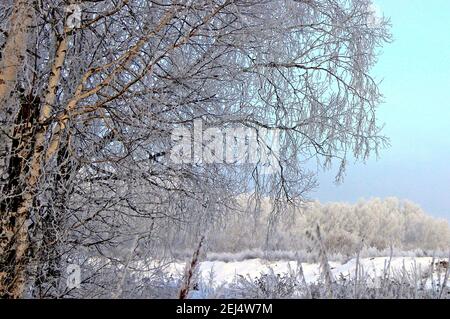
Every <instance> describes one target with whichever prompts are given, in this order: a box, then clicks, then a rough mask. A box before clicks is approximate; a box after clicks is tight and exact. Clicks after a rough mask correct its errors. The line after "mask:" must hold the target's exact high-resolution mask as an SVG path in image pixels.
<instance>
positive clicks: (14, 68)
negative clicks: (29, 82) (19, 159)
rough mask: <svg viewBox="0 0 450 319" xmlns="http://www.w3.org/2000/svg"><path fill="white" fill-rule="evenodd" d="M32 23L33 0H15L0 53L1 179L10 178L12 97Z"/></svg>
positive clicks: (13, 111) (13, 112)
mask: <svg viewBox="0 0 450 319" xmlns="http://www.w3.org/2000/svg"><path fill="white" fill-rule="evenodd" d="M32 22H33V7H32V2H31V1H27V0H16V1H14V7H13V11H12V14H11V17H10V27H9V30H8V33H7V38H6V42H5V43H4V46H3V48H0V49H1V53H0V110H1V111H2V112H1V113H0V114H1V117H0V120H1V122H2V127H1V129H0V179H1V180H2V183H1V185H0V190H1V189H2V188H3V184H4V182H3V181H6V180H8V175H7V166H8V165H7V164H8V156H7V154H8V150H9V149H10V147H11V138H10V136H11V134H12V127H11V125H10V124H11V123H12V122H13V121H14V120H13V117H14V116H15V115H16V113H17V110H15V108H14V107H13V96H14V95H15V94H14V90H15V88H16V83H17V77H18V74H19V73H20V71H21V70H22V69H23V65H24V59H25V54H26V49H27V43H28V34H29V28H30V26H31V24H32Z"/></svg>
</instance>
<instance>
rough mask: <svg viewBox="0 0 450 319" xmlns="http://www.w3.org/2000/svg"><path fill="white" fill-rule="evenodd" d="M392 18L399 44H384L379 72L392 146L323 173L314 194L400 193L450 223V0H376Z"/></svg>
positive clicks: (383, 119)
mask: <svg viewBox="0 0 450 319" xmlns="http://www.w3.org/2000/svg"><path fill="white" fill-rule="evenodd" d="M374 2H375V5H376V6H377V7H378V9H379V11H381V12H382V13H383V14H384V16H386V17H389V18H390V19H391V24H392V29H391V32H392V34H393V38H394V42H393V43H390V44H387V45H386V46H385V47H384V48H383V49H382V55H381V56H380V57H379V61H378V64H377V66H376V67H375V68H374V70H373V75H374V76H375V78H377V79H378V80H382V83H381V92H382V93H383V95H384V100H385V102H384V103H383V104H382V105H381V106H380V108H379V111H378V117H379V122H380V123H384V124H385V129H384V134H385V135H387V136H388V137H389V138H390V143H391V146H390V148H388V149H386V150H384V151H382V152H381V154H380V157H379V159H378V160H377V159H376V158H372V159H370V160H369V161H368V162H367V163H366V164H362V163H352V162H350V163H349V165H348V167H347V175H346V177H345V179H344V182H343V183H342V184H340V185H335V184H334V176H335V174H336V170H337V168H336V167H335V168H333V169H332V170H331V171H328V172H324V173H321V174H320V175H319V183H320V185H319V187H318V188H317V189H316V191H315V192H314V193H313V194H311V197H313V198H316V199H319V200H320V201H323V202H328V201H346V202H356V201H357V200H359V199H364V198H365V199H369V198H372V197H381V198H385V197H389V196H395V197H399V198H401V199H409V200H411V201H413V202H415V203H417V204H419V205H420V206H421V207H422V208H424V210H425V211H427V212H428V213H429V214H430V215H433V216H436V217H441V218H446V219H447V220H449V221H450V1H448V0H432V1H425V0H375V1H374Z"/></svg>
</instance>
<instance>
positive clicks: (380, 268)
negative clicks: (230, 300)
mask: <svg viewBox="0 0 450 319" xmlns="http://www.w3.org/2000/svg"><path fill="white" fill-rule="evenodd" d="M432 260H433V259H432V258H431V257H415V258H414V257H393V258H392V260H391V262H390V272H389V273H390V275H391V276H395V275H399V276H401V275H402V274H404V273H405V271H404V270H406V273H408V274H411V275H413V274H416V275H420V276H421V277H424V276H429V274H430V269H431V267H430V266H431V264H432ZM442 260H443V259H435V263H437V262H439V261H442ZM356 264H357V263H356V259H352V260H350V261H348V262H346V263H344V264H341V263H338V262H330V267H331V271H332V273H333V276H334V277H335V278H338V277H342V276H344V277H346V278H348V277H354V276H355V268H356ZM388 265H389V257H374V258H363V259H361V260H360V263H359V271H360V276H361V273H363V274H364V276H368V277H370V278H372V279H374V281H375V282H376V280H377V278H380V277H381V276H383V274H384V273H385V269H388ZM185 267H186V264H184V263H174V264H171V265H170V266H169V267H168V269H167V272H168V273H170V274H171V275H173V276H175V277H177V276H180V275H181V274H183V272H184V269H185ZM302 268H303V273H304V277H305V280H306V282H307V283H314V282H317V281H318V280H319V277H320V267H319V264H308V263H302ZM270 269H272V270H273V271H274V273H275V274H280V275H283V274H287V273H289V272H290V271H295V270H296V269H297V262H295V261H265V260H263V259H249V260H244V261H236V262H223V261H204V262H201V263H200V265H199V271H200V273H201V276H202V279H203V280H204V281H209V280H210V278H213V284H214V285H216V286H220V285H223V284H229V283H232V282H233V281H234V280H235V279H236V275H242V276H245V277H250V278H257V277H260V276H261V275H262V274H265V273H268V272H269V271H270ZM433 269H434V276H438V275H439V271H437V270H436V267H434V268H433ZM440 275H441V276H442V278H443V277H444V275H445V269H440Z"/></svg>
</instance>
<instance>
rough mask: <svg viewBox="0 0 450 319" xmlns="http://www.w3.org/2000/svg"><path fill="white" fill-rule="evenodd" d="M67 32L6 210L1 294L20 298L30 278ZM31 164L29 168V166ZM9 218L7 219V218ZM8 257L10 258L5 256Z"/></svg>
mask: <svg viewBox="0 0 450 319" xmlns="http://www.w3.org/2000/svg"><path fill="white" fill-rule="evenodd" d="M67 36H68V35H67V32H65V33H64V35H63V36H62V37H61V38H59V40H58V44H57V49H56V54H55V59H54V62H53V65H52V70H51V74H50V78H49V81H48V88H47V91H46V94H45V102H44V105H43V107H42V110H41V112H40V115H39V124H40V125H39V127H38V129H37V130H36V133H35V138H34V141H33V145H34V146H33V150H32V153H31V156H30V158H29V160H30V163H23V164H27V165H22V167H20V173H19V176H21V177H23V176H26V178H25V182H24V185H23V190H21V194H22V196H21V197H20V198H19V199H18V201H17V202H16V205H14V206H12V207H11V206H9V207H7V211H5V212H2V222H3V225H2V228H3V229H2V232H1V233H2V234H6V236H3V237H2V238H0V255H5V254H4V252H8V258H2V260H1V262H0V297H2V298H20V297H21V296H22V294H23V290H24V286H25V281H26V276H25V272H26V265H27V258H28V257H27V254H28V251H29V249H30V238H29V234H28V220H29V217H30V213H31V211H32V209H33V203H34V201H35V199H36V191H37V186H38V182H39V179H40V175H41V170H42V167H43V158H44V156H43V155H44V152H45V144H46V133H47V130H48V126H49V125H48V121H49V119H50V116H51V115H52V111H53V105H55V102H56V91H57V86H58V83H59V80H60V77H61V69H62V67H63V64H64V60H65V56H66V52H67V43H68V40H67ZM28 165H29V168H28ZM5 221H6V222H5ZM5 259H6V260H5Z"/></svg>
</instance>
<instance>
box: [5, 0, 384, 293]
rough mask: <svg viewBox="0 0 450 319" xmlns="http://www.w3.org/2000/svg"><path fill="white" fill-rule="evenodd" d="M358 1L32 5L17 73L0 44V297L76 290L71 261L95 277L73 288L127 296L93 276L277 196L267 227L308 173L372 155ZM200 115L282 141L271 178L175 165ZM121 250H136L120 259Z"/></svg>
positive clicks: (371, 98) (376, 131)
mask: <svg viewBox="0 0 450 319" xmlns="http://www.w3.org/2000/svg"><path fill="white" fill-rule="evenodd" d="M23 3H25V2H21V1H16V2H14V3H9V2H8V3H6V4H5V5H2V7H1V8H2V9H1V10H2V12H1V14H2V15H3V16H5V17H6V16H7V17H8V21H10V22H8V23H6V22H5V23H3V24H2V28H5V30H6V28H8V27H9V28H10V30H13V28H14V25H15V24H14V23H13V22H14V21H15V19H16V18H15V17H16V15H17V13H14V12H16V11H17V10H16V9H14V8H16V6H20V5H25V4H23ZM10 5H13V7H10ZM370 5H371V1H368V0H355V1H350V2H349V1H341V0H313V1H310V0H309V1H306V0H305V1H301V0H300V1H294V0H279V1H275V0H265V1H256V0H201V1H150V0H118V1H57V0H47V1H38V2H36V3H33V4H32V10H31V11H32V14H31V15H30V17H34V18H33V19H35V20H34V22H33V23H31V22H30V23H29V22H27V21H28V20H24V21H23V24H22V25H21V27H20V28H19V29H21V30H23V31H22V35H21V36H22V37H24V38H25V34H26V33H27V32H30V35H29V39H28V41H23V42H20V43H21V44H22V45H23V46H24V47H23V48H22V47H20V48H19V47H17V48H16V50H19V51H20V52H26V53H25V59H20V57H19V60H18V61H19V62H20V61H22V60H24V61H29V62H28V63H26V64H21V65H20V67H13V64H14V59H15V58H13V57H12V56H11V52H10V51H8V50H7V47H8V45H9V44H8V43H9V42H8V41H10V40H9V39H10V38H9V36H8V37H4V39H3V42H2V43H1V45H2V47H4V48H3V50H2V54H3V55H2V63H3V65H4V64H5V63H6V67H8V68H10V69H11V70H12V69H14V68H15V69H16V71H14V72H10V71H8V72H7V73H11V74H12V75H13V76H12V77H11V79H12V80H14V81H12V80H11V81H12V82H11V81H9V82H7V83H9V84H8V85H9V86H10V88H9V89H8V90H11V88H13V89H12V91H13V93H14V94H13V95H12V96H13V101H10V100H8V101H7V100H5V102H3V103H4V106H3V107H2V112H4V111H3V110H5V109H7V108H8V107H11V108H12V109H13V111H14V112H13V114H14V116H13V117H12V120H9V121H10V122H9V123H7V124H8V125H10V126H11V127H12V130H11V132H12V133H11V134H5V135H2V139H6V140H8V139H9V142H8V143H9V144H10V145H11V146H10V147H8V152H7V154H6V156H5V157H4V158H5V159H7V162H6V164H7V165H6V166H7V167H6V171H7V176H8V177H7V180H6V183H5V186H4V187H3V189H2V198H1V199H0V200H1V205H0V207H1V227H2V228H1V231H0V249H1V251H0V256H1V257H0V295H1V296H2V297H12V298H19V297H22V296H24V294H26V293H28V292H29V291H31V294H32V295H33V296H35V297H41V298H44V297H61V296H66V295H67V294H70V293H73V292H72V291H69V290H67V288H66V287H64V286H63V285H62V284H61V278H62V277H63V276H64V275H63V271H62V269H64V265H66V264H67V263H71V262H74V261H76V262H77V263H79V264H83V265H84V266H85V267H86V269H88V268H89V269H91V268H92V269H94V268H95V269H94V270H93V271H92V273H91V275H89V276H87V277H86V278H85V280H84V281H83V283H82V285H84V287H94V286H95V287H96V289H98V287H107V286H108V285H110V286H111V287H122V283H123V282H124V281H125V279H124V277H123V276H108V278H107V279H105V280H106V281H105V282H101V283H100V282H99V280H100V281H101V280H103V279H101V278H105V276H102V274H106V273H108V274H109V273H110V272H111V271H120V269H121V268H120V265H126V266H125V268H126V269H128V268H129V265H130V264H132V263H133V261H134V260H145V259H146V258H152V257H155V255H156V254H158V255H159V256H161V255H162V254H163V251H164V249H165V248H167V246H168V245H170V243H174V242H176V241H177V240H180V237H181V236H182V234H183V233H191V234H196V233H198V234H200V233H201V232H203V231H204V230H205V229H206V228H208V225H211V224H214V223H217V222H220V220H221V219H222V218H226V215H225V214H227V213H232V212H233V211H235V210H236V207H235V205H234V202H235V198H236V195H238V194H239V193H240V192H244V191H254V192H255V194H269V195H270V196H272V197H273V198H274V199H275V201H276V202H277V203H278V205H275V209H274V211H273V218H272V219H273V221H276V220H277V216H278V214H279V213H280V212H281V211H283V209H282V203H285V202H295V201H298V200H302V199H303V198H304V197H305V194H306V193H307V191H308V190H309V189H311V187H312V186H313V185H314V178H313V177H314V175H313V173H312V172H309V171H308V170H307V169H305V167H304V163H305V161H306V160H307V159H311V158H314V159H316V160H317V163H318V165H328V164H329V163H330V162H331V161H332V160H333V159H338V160H340V162H341V166H340V169H339V174H338V175H341V174H342V173H343V170H344V167H345V163H346V159H347V157H348V156H354V157H356V158H360V159H364V158H367V156H369V155H370V154H372V153H374V152H375V153H376V152H377V151H378V150H379V149H380V148H381V147H382V146H384V145H385V143H386V139H385V138H384V137H383V136H382V134H381V133H380V127H379V125H378V123H377V120H376V107H377V105H378V104H379V102H380V98H381V94H380V92H379V91H378V87H377V82H376V81H375V80H374V79H373V78H372V77H371V75H370V70H371V67H372V66H373V65H374V63H375V62H376V56H377V50H378V48H380V47H381V46H382V45H383V43H384V42H386V41H388V40H389V33H388V28H387V21H386V20H384V19H381V18H380V19H379V20H377V23H375V24H374V23H373V21H374V20H373V17H372V15H373V10H371V9H370V8H371V7H370ZM11 8H13V9H11ZM17 12H18V11H17ZM27 19H31V18H27ZM27 23H29V27H27ZM8 34H9V33H8ZM11 34H13V33H11ZM11 41H12V40H11ZM24 49H25V51H23V50H24ZM4 70H5V68H4ZM8 70H9V69H8ZM3 72H4V73H1V74H6V71H3ZM15 74H17V76H16V75H15ZM2 90H3V89H2ZM5 90H6V89H5ZM2 92H3V91H2ZM5 92H6V91H5ZM2 94H3V93H2ZM5 96H11V94H6V93H5ZM2 101H3V100H2ZM2 116H3V115H2ZM199 119H201V120H202V121H203V122H204V123H205V129H206V128H208V127H220V128H223V129H227V128H228V129H231V130H233V129H236V128H237V127H244V128H249V129H251V130H252V131H254V132H256V133H257V134H259V133H260V132H262V131H263V130H269V131H274V130H277V131H280V132H281V133H280V144H281V145H280V147H281V150H282V151H281V152H280V154H279V155H278V156H277V163H276V164H277V166H279V168H280V169H279V170H278V171H277V172H276V173H275V174H272V175H270V176H267V175H262V174H261V170H262V167H261V163H250V164H249V165H234V164H233V163H227V162H224V163H215V164H214V163H213V164H211V165H202V163H200V162H194V161H192V162H191V163H184V164H179V163H174V162H172V161H171V160H170V156H169V154H170V152H171V149H172V147H173V145H174V141H173V140H172V139H171V134H172V132H173V131H174V130H175V129H179V128H180V127H183V128H185V129H187V130H189V131H192V130H193V128H194V123H195V121H196V120H199ZM262 147H265V148H267V147H266V146H262ZM266 151H267V152H270V149H269V148H267V150H266ZM177 237H178V238H177ZM136 238H137V239H136ZM129 243H133V244H129ZM156 243H159V244H158V245H157V244H156ZM128 244H129V245H128ZM126 247H133V248H132V252H133V253H132V254H130V253H129V252H127V253H124V254H123V256H124V257H123V258H121V257H120V256H122V254H119V253H118V251H122V250H123V249H126ZM138 255H139V256H138ZM92 260H102V262H101V263H100V264H101V265H100V266H98V265H97V266H98V267H97V266H96V265H95V263H94V264H93V262H92ZM96 267H97V268H96ZM122 268H123V267H122ZM141 270H142V269H141ZM115 278H121V279H120V280H121V281H120V282H114V280H115ZM28 288H29V289H28ZM93 289H94V288H93ZM107 290H108V289H104V290H103V291H98V290H95V291H94V290H88V289H87V288H85V289H83V290H82V292H79V293H81V296H82V297H93V296H103V294H105V293H107ZM120 291H123V289H122V288H121V289H120ZM115 297H120V296H119V295H118V294H117V295H115Z"/></svg>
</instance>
